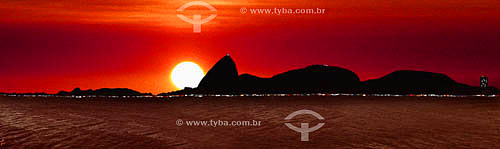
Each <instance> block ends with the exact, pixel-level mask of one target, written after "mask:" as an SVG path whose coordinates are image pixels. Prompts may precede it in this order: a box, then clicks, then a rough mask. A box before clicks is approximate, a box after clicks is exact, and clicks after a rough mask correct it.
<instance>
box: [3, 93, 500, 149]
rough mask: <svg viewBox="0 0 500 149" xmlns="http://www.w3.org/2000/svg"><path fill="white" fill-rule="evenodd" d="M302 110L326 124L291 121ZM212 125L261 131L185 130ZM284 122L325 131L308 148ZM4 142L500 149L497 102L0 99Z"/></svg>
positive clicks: (16, 145)
mask: <svg viewBox="0 0 500 149" xmlns="http://www.w3.org/2000/svg"><path fill="white" fill-rule="evenodd" d="M302 109H308V110H312V111H315V112H317V113H318V114H320V115H321V116H323V117H324V120H319V119H317V118H316V117H314V116H312V115H298V116H296V117H294V118H293V119H291V120H285V117H287V116H288V115H289V114H291V113H292V112H294V111H297V110H302ZM210 120H212V121H216V122H219V121H220V122H224V121H227V122H229V123H232V122H242V121H249V122H254V121H255V122H260V125H253V126H223V125H217V126H213V125H208V126H188V124H187V123H188V122H189V121H210ZM178 121H182V125H180V126H179V125H178V124H179V123H178ZM286 122H289V123H292V124H293V125H295V126H297V127H300V123H309V126H310V127H312V126H315V125H316V124H318V123H325V125H324V126H323V127H321V128H320V129H318V130H316V131H314V132H310V133H309V137H308V138H309V141H301V134H300V133H298V132H295V131H293V130H291V129H289V128H288V127H287V126H285V125H284V123H286ZM252 124H254V123H252ZM0 137H1V138H3V140H4V141H3V143H4V144H3V145H2V146H1V147H0V148H2V147H6V148H24V147H31V148H170V147H179V148H211V147H224V148H231V147H234V148H256V147H273V148H332V147H335V148H500V98H472V97H468V98H431V97H344V96H337V97H314V96H313V97H232V98H227V97H203V98H191V97H182V98H168V99H160V98H151V99H132V98H130V99H127V98H120V99H106V98H82V99H73V98H41V97H36V98H32V97H0ZM0 141H1V140H0Z"/></svg>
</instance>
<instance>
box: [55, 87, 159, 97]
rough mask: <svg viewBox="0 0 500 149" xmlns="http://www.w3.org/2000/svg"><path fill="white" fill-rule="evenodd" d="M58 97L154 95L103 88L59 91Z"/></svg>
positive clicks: (124, 89)
mask: <svg viewBox="0 0 500 149" xmlns="http://www.w3.org/2000/svg"><path fill="white" fill-rule="evenodd" d="M56 95H59V96H71V95H75V96H91V95H97V96H143V95H152V94H151V93H140V92H138V91H134V90H131V89H128V88H101V89H96V90H92V89H88V90H81V89H80V88H75V89H73V91H71V92H66V91H59V92H58V93H57V94H56Z"/></svg>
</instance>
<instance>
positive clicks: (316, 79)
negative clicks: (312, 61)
mask: <svg viewBox="0 0 500 149" xmlns="http://www.w3.org/2000/svg"><path fill="white" fill-rule="evenodd" d="M359 84H360V80H359V77H358V75H356V74H355V73H354V72H352V71H350V70H347V69H344V68H340V67H332V66H326V65H312V66H308V67H306V68H302V69H296V70H291V71H287V72H284V73H281V74H278V75H275V76H273V77H272V78H271V85H270V86H271V87H272V88H273V90H275V91H278V90H279V91H283V92H295V93H303V92H331V91H337V92H338V91H342V92H344V91H348V90H352V89H353V88H357V87H358V86H359Z"/></svg>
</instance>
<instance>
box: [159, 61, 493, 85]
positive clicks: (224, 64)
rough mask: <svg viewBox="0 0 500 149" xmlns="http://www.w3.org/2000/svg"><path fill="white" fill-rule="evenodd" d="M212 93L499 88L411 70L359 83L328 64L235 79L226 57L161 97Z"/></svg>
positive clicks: (231, 62) (233, 65)
mask: <svg viewBox="0 0 500 149" xmlns="http://www.w3.org/2000/svg"><path fill="white" fill-rule="evenodd" d="M214 93H216V94H251V93H271V94H281V93H288V94H289V93H372V94H420V93H426V94H432V93H434V94H482V93H487V94H496V93H498V89H496V88H493V87H489V88H487V89H481V88H479V87H471V86H468V85H465V84H461V83H457V82H456V81H454V80H453V79H451V78H450V77H448V76H446V75H444V74H440V73H433V72H425V71H412V70H400V71H395V72H392V73H390V74H388V75H386V76H383V77H381V78H378V79H373V80H367V81H364V82H361V81H360V79H359V77H358V75H356V73H354V72H352V71H350V70H348V69H345V68H340V67H334V66H327V65H311V66H307V67H305V68H301V69H295V70H290V71H287V72H283V73H280V74H277V75H275V76H273V77H271V78H261V77H257V76H254V75H251V74H242V75H239V76H238V71H237V69H236V64H235V63H234V61H233V59H232V58H231V57H230V56H229V55H226V56H224V57H223V58H222V59H220V60H219V61H218V62H217V63H216V64H215V65H214V66H213V67H212V68H211V69H210V70H209V71H208V73H207V74H206V75H205V77H203V79H202V81H201V82H200V84H199V86H198V87H197V88H193V89H185V90H180V91H175V92H170V93H166V94H161V95H170V94H214Z"/></svg>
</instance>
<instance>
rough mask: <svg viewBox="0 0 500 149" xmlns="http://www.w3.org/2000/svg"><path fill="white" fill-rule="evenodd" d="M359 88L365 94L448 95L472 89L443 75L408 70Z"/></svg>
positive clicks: (372, 81)
mask: <svg viewBox="0 0 500 149" xmlns="http://www.w3.org/2000/svg"><path fill="white" fill-rule="evenodd" d="M361 87H362V89H363V92H366V93H399V94H412V93H413V94H415V93H436V94H450V93H457V92H462V91H466V90H471V89H473V87H471V86H468V85H465V84H461V83H457V82H455V81H454V80H453V79H451V78H450V77H448V76H446V75H444V74H440V73H433V72H425V71H410V70H400V71H395V72H393V73H390V74H388V75H386V76H384V77H381V78H378V79H373V80H368V81H365V82H363V83H362V86H361Z"/></svg>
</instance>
